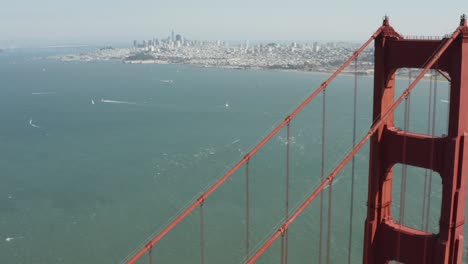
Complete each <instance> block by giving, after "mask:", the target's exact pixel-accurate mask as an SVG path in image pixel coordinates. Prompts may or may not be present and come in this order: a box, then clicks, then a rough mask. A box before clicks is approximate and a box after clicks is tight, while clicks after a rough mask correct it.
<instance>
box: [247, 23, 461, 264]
mask: <svg viewBox="0 0 468 264" xmlns="http://www.w3.org/2000/svg"><path fill="white" fill-rule="evenodd" d="M379 30H380V29H379ZM462 31H463V28H462V27H459V28H457V30H456V31H455V32H454V33H453V34H452V36H451V37H450V38H449V39H447V40H445V42H444V43H443V44H442V45H441V47H440V48H439V49H438V50H437V52H435V53H434V54H433V55H432V56H431V57H430V60H428V61H427V63H426V65H425V67H424V69H423V70H422V71H421V73H420V74H419V75H418V76H417V77H416V79H415V80H414V81H413V82H412V83H411V85H410V86H409V87H408V88H407V89H406V90H405V91H404V92H403V94H402V95H401V96H400V97H399V98H398V100H396V101H395V102H393V103H392V104H390V106H389V107H387V108H386V109H385V111H381V112H382V113H383V114H382V115H379V117H380V118H377V120H376V122H375V123H374V124H373V125H372V127H371V129H370V130H369V132H368V133H367V134H366V135H365V136H364V137H363V138H362V139H361V140H360V141H359V143H358V144H357V145H356V147H355V148H353V150H352V151H351V152H350V153H348V154H347V155H346V157H345V158H344V159H343V160H342V161H341V162H340V163H339V164H338V166H336V168H335V169H333V171H332V172H331V173H330V174H329V175H328V176H327V178H326V179H325V180H324V181H322V182H321V183H320V185H319V186H318V187H317V188H316V189H315V190H314V191H313V193H312V194H311V195H310V196H309V197H307V199H306V200H305V201H304V202H303V203H302V204H301V205H300V206H299V207H298V209H296V211H294V212H293V213H292V214H291V216H290V217H289V218H288V219H286V221H285V222H284V223H283V224H282V225H281V227H280V228H279V229H278V230H277V231H276V232H275V233H273V235H272V236H271V237H270V238H269V239H268V240H267V241H266V242H265V243H264V244H263V245H262V247H261V248H260V249H259V250H258V251H257V252H255V254H254V255H253V256H252V257H250V258H249V260H248V261H247V264H252V263H255V262H256V261H257V260H258V259H259V258H260V256H261V255H262V254H263V253H264V252H265V251H266V250H267V249H268V248H269V247H270V246H271V245H272V244H273V243H274V242H275V240H276V239H277V238H278V237H279V236H281V234H283V233H284V232H285V231H286V230H287V229H288V228H289V226H290V225H291V224H292V223H293V222H294V221H295V220H296V218H297V217H298V216H299V215H300V214H301V213H302V212H303V211H304V210H305V209H306V208H307V206H309V204H310V203H311V202H312V201H313V200H314V199H315V198H316V197H317V195H319V194H320V193H321V192H322V191H323V189H324V188H325V187H326V186H327V185H328V184H330V183H331V182H332V180H333V179H334V178H335V177H336V176H337V175H338V173H339V172H340V171H341V170H342V169H343V168H344V167H345V166H346V164H347V163H348V162H349V161H350V160H351V159H352V158H353V157H354V155H355V154H356V153H357V152H358V151H359V150H360V149H361V148H362V147H363V146H364V144H365V143H366V142H367V141H368V140H369V139H370V138H371V137H372V136H374V135H378V134H376V133H377V132H380V129H381V127H382V126H384V125H385V124H386V122H387V120H388V119H390V118H392V117H393V111H394V110H395V109H396V108H397V107H398V105H400V103H401V102H402V101H403V100H404V99H405V98H406V97H408V95H409V93H410V92H411V91H412V90H413V89H414V87H416V84H417V83H418V82H419V81H420V80H421V79H422V78H423V77H424V74H426V72H427V71H428V70H429V69H431V67H433V66H434V64H435V63H436V62H437V60H438V59H439V57H440V56H441V55H442V54H443V53H444V52H445V51H446V50H447V48H448V47H449V46H450V44H451V43H452V42H453V41H454V40H455V39H456V38H457V37H458V35H460V33H461V32H462ZM382 34H384V35H385V34H392V35H393V36H398V37H399V35H398V34H396V33H395V31H394V30H393V29H392V28H391V27H390V25H389V23H388V20H387V19H386V20H385V21H384V29H383V30H382ZM379 37H380V36H379ZM376 66H377V65H376ZM467 107H468V105H467ZM467 114H468V113H467ZM407 229H408V228H404V229H402V232H403V231H405V230H407ZM401 239H402V241H406V240H404V237H402V238H401ZM369 263H375V262H369ZM417 263H421V261H420V262H417Z"/></svg>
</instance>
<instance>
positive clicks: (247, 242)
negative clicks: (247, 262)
mask: <svg viewBox="0 0 468 264" xmlns="http://www.w3.org/2000/svg"><path fill="white" fill-rule="evenodd" d="M249 163H250V159H249V160H247V162H246V163H245V250H246V252H245V253H246V257H247V258H248V257H249V251H250V179H249V177H250V176H249Z"/></svg>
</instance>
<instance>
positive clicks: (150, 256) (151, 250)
mask: <svg viewBox="0 0 468 264" xmlns="http://www.w3.org/2000/svg"><path fill="white" fill-rule="evenodd" d="M148 256H149V264H153V248H152V247H151V248H150V249H149V250H148Z"/></svg>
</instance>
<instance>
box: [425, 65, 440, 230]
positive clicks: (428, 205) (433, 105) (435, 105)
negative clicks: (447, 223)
mask: <svg viewBox="0 0 468 264" xmlns="http://www.w3.org/2000/svg"><path fill="white" fill-rule="evenodd" d="M436 103H437V72H436V73H435V77H434V94H433V98H432V128H431V130H432V131H431V136H432V139H431V150H430V151H431V158H430V163H431V167H433V165H434V136H435V121H436V113H437V112H436V111H437V104H436ZM431 193H432V170H430V171H429V186H428V190H427V209H426V227H425V228H424V231H426V232H427V230H429V215H430V211H431Z"/></svg>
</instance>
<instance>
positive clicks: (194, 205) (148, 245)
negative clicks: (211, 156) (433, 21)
mask: <svg viewBox="0 0 468 264" xmlns="http://www.w3.org/2000/svg"><path fill="white" fill-rule="evenodd" d="M382 30H383V27H380V28H379V29H378V30H377V31H376V32H375V33H374V34H373V35H372V36H371V37H370V38H369V39H368V40H367V41H366V42H365V43H364V44H363V45H362V46H361V47H360V48H359V49H358V50H357V51H355V52H354V53H353V55H352V56H351V57H350V58H349V59H348V60H346V61H345V62H344V63H343V65H341V66H340V68H338V69H337V70H336V71H335V72H334V73H333V74H332V75H331V76H330V77H329V78H328V79H327V80H326V81H325V82H323V83H322V84H321V85H320V87H319V88H317V89H316V90H315V91H314V92H313V93H312V94H311V95H310V96H309V97H307V98H306V99H305V100H304V101H303V102H302V103H301V104H300V105H299V106H298V107H297V108H296V109H295V110H294V111H293V112H292V113H291V114H290V115H289V116H287V117H286V118H285V119H284V120H283V121H282V122H281V123H280V124H279V125H278V126H277V127H275V128H274V129H273V131H271V132H270V133H269V134H268V135H267V136H266V137H265V138H264V139H262V141H260V143H258V144H257V145H256V146H255V147H254V148H253V149H252V150H251V151H250V152H249V153H247V154H246V155H245V156H244V158H242V160H240V161H239V162H238V163H237V164H236V165H234V167H233V168H231V169H230V170H229V171H228V172H227V173H226V174H224V175H223V177H221V178H220V179H219V180H218V181H217V182H216V183H215V184H214V185H212V186H211V187H210V188H209V189H208V190H207V191H206V192H205V193H204V194H202V195H201V196H200V197H199V198H198V199H197V200H196V201H195V202H194V203H192V204H191V205H190V206H189V207H188V208H187V209H185V210H184V211H183V212H182V213H181V214H180V215H179V216H177V217H176V218H175V219H174V220H173V221H172V222H171V223H170V224H169V225H168V226H167V227H165V228H164V229H163V230H162V231H161V232H160V233H159V234H157V235H156V236H155V237H154V238H153V239H152V240H150V241H149V242H148V243H146V245H145V246H144V247H143V248H141V249H140V250H139V251H138V252H137V253H136V254H135V255H133V256H132V257H131V258H130V259H129V260H128V261H127V263H128V264H132V263H135V262H136V261H137V260H138V259H139V258H140V257H141V256H143V255H144V254H145V253H146V252H147V251H148V250H149V249H151V248H153V247H154V245H156V243H158V242H159V241H160V240H161V239H162V238H163V237H164V236H165V235H166V234H167V233H168V232H169V231H171V230H172V229H173V228H174V227H176V226H177V225H178V224H179V223H180V222H181V221H182V220H183V219H184V218H185V217H187V215H189V214H190V213H191V212H192V211H193V210H194V209H195V208H197V207H198V206H199V205H200V204H202V203H203V202H204V201H205V200H206V198H208V197H209V196H210V195H211V194H212V193H213V192H214V191H215V190H216V189H218V187H219V186H221V185H222V184H223V183H224V182H225V181H227V180H228V179H229V178H230V177H231V176H232V175H233V174H234V172H236V171H237V170H238V169H239V168H240V167H242V165H244V164H245V163H246V162H247V161H248V160H249V159H250V158H251V157H252V156H253V155H255V153H257V152H258V151H259V150H260V149H261V148H262V147H263V146H264V145H265V144H266V143H267V142H268V141H270V140H271V139H272V138H273V137H274V136H275V135H276V134H277V133H278V132H279V131H280V130H281V129H282V128H283V127H284V126H285V125H286V124H288V123H289V122H291V120H292V119H293V118H294V117H295V116H296V115H297V114H299V113H300V112H301V111H302V109H304V107H306V106H307V104H309V103H310V101H312V99H314V98H315V97H316V96H317V95H318V94H320V92H322V90H323V89H325V88H326V87H327V86H328V84H329V83H330V82H331V81H332V80H333V79H335V78H336V76H338V74H340V73H341V72H342V71H343V70H344V69H345V68H346V67H347V66H348V65H349V64H350V63H351V62H352V61H353V60H354V59H355V58H356V57H357V56H358V55H359V54H360V53H361V52H362V51H363V50H364V49H365V48H366V47H367V46H368V45H369V44H370V43H371V42H372V41H373V40H374V39H375V38H376V37H377V36H378V35H379V34H380V32H381V31H382Z"/></svg>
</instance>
